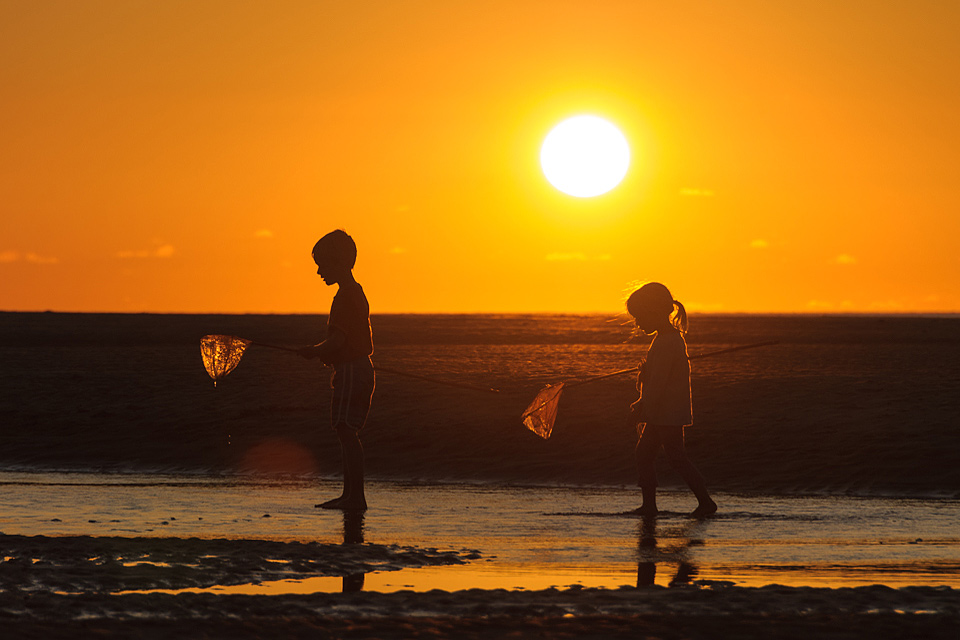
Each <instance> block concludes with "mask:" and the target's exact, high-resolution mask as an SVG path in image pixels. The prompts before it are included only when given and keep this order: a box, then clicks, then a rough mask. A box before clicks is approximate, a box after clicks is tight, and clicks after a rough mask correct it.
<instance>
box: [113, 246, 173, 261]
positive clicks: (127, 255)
mask: <svg viewBox="0 0 960 640" xmlns="http://www.w3.org/2000/svg"><path fill="white" fill-rule="evenodd" d="M175 252H176V249H174V247H173V245H172V244H161V245H160V246H158V247H155V248H153V249H137V250H136V251H132V250H124V251H118V252H117V257H118V258H121V259H124V260H127V259H131V258H134V259H144V258H169V257H171V256H172V255H173V254H174V253H175Z"/></svg>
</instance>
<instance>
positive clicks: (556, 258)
mask: <svg viewBox="0 0 960 640" xmlns="http://www.w3.org/2000/svg"><path fill="white" fill-rule="evenodd" d="M543 259H544V260H546V261H548V262H586V261H588V260H600V261H603V260H613V256H612V255H610V254H609V253H601V254H600V255H596V256H588V255H587V254H585V253H583V252H582V251H570V252H567V253H564V252H562V251H555V252H553V253H548V254H547V255H546V256H544V258H543Z"/></svg>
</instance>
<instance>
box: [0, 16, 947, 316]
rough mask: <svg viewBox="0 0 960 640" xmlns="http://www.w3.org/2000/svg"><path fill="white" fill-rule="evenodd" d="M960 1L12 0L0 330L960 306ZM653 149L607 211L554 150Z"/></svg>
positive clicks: (0, 61)
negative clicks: (219, 318) (147, 319)
mask: <svg viewBox="0 0 960 640" xmlns="http://www.w3.org/2000/svg"><path fill="white" fill-rule="evenodd" d="M958 27H960V3H955V2H938V1H923V0H921V1H917V2H909V3H908V2H902V1H897V2H893V1H890V2H885V1H882V0H876V1H874V2H870V3H863V2H837V1H832V0H823V1H822V2H817V1H815V0H803V1H796V2H794V1H789V0H785V1H778V2H764V1H759V0H758V1H756V2H736V1H731V2H723V3H716V2H670V3H665V2H627V1H624V2H599V1H598V2H582V3H566V2H564V3H561V2H556V1H554V0H550V1H546V0H545V1H541V2H524V1H523V0H509V1H505V2H476V3H458V2H449V1H448V0H439V1H437V2H403V3H401V2H386V1H384V2H318V1H301V2H269V3H267V2H263V3H255V2H253V3H240V2H233V1H225V2H212V1H204V2H195V1H193V0H189V1H183V2H174V1H172V0H164V1H159V0H158V1H156V2H149V1H147V2H129V1H126V0H122V1H115V2H114V1H100V2H98V1H94V0H91V1H89V2H73V1H71V0H66V1H64V2H46V1H43V0H10V1H7V2H3V3H0V91H2V98H3V99H2V100H0V122H2V123H3V125H2V129H0V131H2V140H3V144H2V148H3V153H2V154H0V232H2V233H0V309H4V310H46V309H52V310H58V311H186V312H217V311H223V312H247V311H249V312H301V311H302V312H317V311H320V312H325V311H326V309H327V308H328V307H329V303H330V297H331V295H332V293H333V290H332V289H327V288H326V287H324V285H323V283H322V281H321V280H320V279H319V278H318V277H316V276H315V275H314V269H313V265H312V262H311V260H310V249H311V247H312V246H313V243H314V241H315V240H316V239H317V238H318V237H319V236H320V235H322V234H323V233H325V232H327V231H329V230H331V229H334V228H337V227H343V228H345V229H346V230H347V231H348V232H349V233H351V234H352V235H353V236H354V238H355V239H356V240H357V243H358V245H359V247H360V256H359V259H358V264H357V269H356V272H355V273H356V276H357V278H358V280H360V282H361V283H362V284H363V285H364V288H365V289H366V291H367V295H368V297H369V298H370V301H371V304H372V307H373V311H374V313H376V312H381V313H382V312H434V311H440V312H462V311H466V312H472V311H491V312H501V311H503V312H509V311H570V312H580V311H617V310H619V309H620V308H621V299H622V297H623V295H624V293H625V291H626V290H627V289H628V288H629V287H630V285H631V283H632V282H635V281H638V280H660V281H662V282H664V283H665V284H667V285H668V286H669V287H670V288H671V289H672V290H673V293H674V295H675V296H676V297H677V298H678V299H679V300H681V301H682V302H684V303H685V304H686V305H687V306H688V308H690V309H691V310H704V311H772V312H803V311H867V312H873V311H950V312H956V311H960V285H958V282H960V258H958V249H960V242H958V238H960V161H958V156H957V154H958V151H957V150H958V149H960V124H958V117H957V114H958V113H960V84H958V83H957V82H956V76H957V69H960V39H958V38H956V33H957V29H958ZM581 113H592V114H596V115H599V116H602V117H605V118H607V119H609V120H611V121H612V122H614V123H616V124H617V125H618V126H619V127H620V128H621V130H622V131H623V132H624V134H625V135H626V136H627V138H628V140H629V141H630V145H631V148H632V153H633V164H632V166H631V168H630V171H629V173H628V175H627V178H626V179H625V180H624V182H623V183H622V184H621V185H620V186H619V187H617V188H616V189H615V190H613V191H611V192H610V193H608V194H606V195H604V196H600V197H597V198H590V199H578V198H573V197H570V196H566V195H564V194H562V193H560V192H558V191H556V190H555V189H554V188H553V187H551V186H550V185H549V184H548V183H547V182H546V180H545V179H544V178H543V175H542V173H541V171H540V168H539V163H538V153H539V147H540V143H541V141H542V140H543V138H544V136H545V135H546V133H547V132H548V131H549V130H550V128H551V127H552V126H553V125H554V124H556V123H557V122H559V121H560V120H562V119H564V118H565V117H568V116H571V115H576V114H581Z"/></svg>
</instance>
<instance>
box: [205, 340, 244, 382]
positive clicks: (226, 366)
mask: <svg viewBox="0 0 960 640" xmlns="http://www.w3.org/2000/svg"><path fill="white" fill-rule="evenodd" d="M250 343H251V341H250V340H244V339H243V338H238V337H237V336H223V335H216V334H214V335H207V336H203V337H202V338H200V356H201V357H202V358H203V368H204V369H206V370H207V373H209V374H210V377H211V378H213V386H217V380H219V379H220V378H223V377H224V376H226V375H227V374H228V373H230V372H231V371H233V370H234V369H236V368H237V365H238V364H240V358H242V357H243V352H244V351H246V349H247V347H248V346H249V345H250Z"/></svg>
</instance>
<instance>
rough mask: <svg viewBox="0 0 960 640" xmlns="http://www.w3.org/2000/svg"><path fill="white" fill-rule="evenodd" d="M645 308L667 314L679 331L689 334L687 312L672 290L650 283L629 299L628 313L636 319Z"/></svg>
mask: <svg viewBox="0 0 960 640" xmlns="http://www.w3.org/2000/svg"><path fill="white" fill-rule="evenodd" d="M644 308H646V309H649V310H650V311H652V312H654V313H662V314H665V315H666V316H667V317H668V318H670V324H672V325H673V327H674V328H675V329H676V330H677V331H679V332H680V333H686V332H687V324H688V323H687V310H686V309H684V308H683V305H682V304H680V302H679V301H678V300H674V299H673V295H672V294H671V293H670V290H669V289H667V288H666V287H665V286H663V285H662V284H660V283H659V282H648V283H647V284H645V285H643V286H642V287H640V288H639V289H637V290H636V291H634V292H633V293H631V294H630V297H629V298H627V312H628V313H629V314H630V315H631V316H633V317H634V318H638V317H639V316H640V310H641V309H644Z"/></svg>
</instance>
